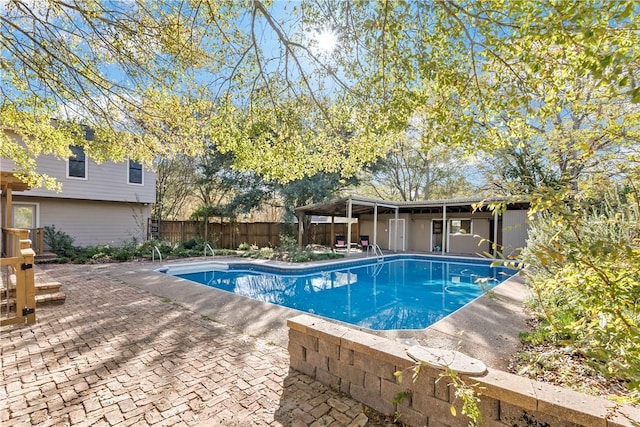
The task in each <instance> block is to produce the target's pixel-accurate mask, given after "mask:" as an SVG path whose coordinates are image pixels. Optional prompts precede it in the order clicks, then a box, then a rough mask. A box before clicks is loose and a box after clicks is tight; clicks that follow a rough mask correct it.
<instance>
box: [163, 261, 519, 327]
mask: <svg viewBox="0 0 640 427" xmlns="http://www.w3.org/2000/svg"><path fill="white" fill-rule="evenodd" d="M365 262H366V263H364V264H363V263H362V262H360V263H350V264H348V265H342V266H337V265H335V264H334V265H333V266H330V265H326V266H324V267H321V268H318V267H316V268H313V269H296V270H294V271H290V270H283V269H280V270H278V269H276V268H273V267H260V266H251V267H249V265H248V264H242V265H233V264H231V265H230V266H229V269H227V270H217V269H213V270H208V271H199V272H189V273H184V274H175V276H177V277H182V278H184V279H187V280H191V281H194V282H197V283H201V284H204V285H207V286H211V287H214V288H217V289H221V290H223V291H228V292H232V293H235V294H238V295H242V296H244V297H248V298H253V299H255V300H259V301H264V302H268V303H272V304H278V305H282V306H285V307H289V308H294V309H297V310H301V311H305V312H307V313H312V314H316V315H320V316H324V317H328V318H331V319H335V320H339V321H342V322H347V323H350V324H353V325H358V326H362V327H366V328H370V329H376V330H392V329H422V328H426V327H428V326H430V325H432V324H433V323H435V322H437V321H438V320H440V319H442V318H443V317H445V316H447V315H449V314H451V313H453V312H454V311H456V310H457V309H459V308H460V307H463V306H464V305H466V304H468V303H469V302H471V301H472V300H474V299H475V298H477V297H479V296H480V295H482V294H483V293H484V292H486V290H488V289H490V288H492V287H494V286H495V285H497V284H498V283H500V282H502V281H504V280H506V279H507V278H508V277H510V276H511V275H513V274H514V272H513V271H512V270H509V269H506V268H504V267H490V265H489V262H484V261H476V260H473V261H460V260H454V259H446V258H437V259H434V258H428V257H407V258H392V259H391V260H388V261H384V262H376V261H375V260H371V261H368V262H367V261H365ZM170 274H173V273H170Z"/></svg>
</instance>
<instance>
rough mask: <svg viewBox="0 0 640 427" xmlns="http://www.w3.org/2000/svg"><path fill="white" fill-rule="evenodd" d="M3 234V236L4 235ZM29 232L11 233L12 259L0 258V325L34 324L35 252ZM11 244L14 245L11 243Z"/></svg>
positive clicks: (10, 257)
mask: <svg viewBox="0 0 640 427" xmlns="http://www.w3.org/2000/svg"><path fill="white" fill-rule="evenodd" d="M3 234H4V233H3ZM28 235H29V230H18V232H14V233H12V236H16V237H17V238H18V239H19V240H18V247H17V248H15V247H12V248H11V249H12V250H15V253H13V254H12V255H13V256H8V257H5V258H0V272H1V273H2V277H1V279H0V325H2V326H5V325H13V324H16V323H27V324H31V323H35V322H36V313H35V308H36V289H35V278H34V257H35V252H34V251H33V249H31V240H29V239H28V238H27V237H28ZM12 245H15V243H14V242H12Z"/></svg>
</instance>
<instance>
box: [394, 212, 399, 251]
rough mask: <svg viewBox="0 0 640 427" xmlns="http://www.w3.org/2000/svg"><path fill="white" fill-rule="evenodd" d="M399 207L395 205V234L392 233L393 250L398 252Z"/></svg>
mask: <svg viewBox="0 0 640 427" xmlns="http://www.w3.org/2000/svg"><path fill="white" fill-rule="evenodd" d="M399 211H400V209H398V207H397V206H396V231H395V235H394V242H393V251H394V252H398V214H399V213H400V212H399Z"/></svg>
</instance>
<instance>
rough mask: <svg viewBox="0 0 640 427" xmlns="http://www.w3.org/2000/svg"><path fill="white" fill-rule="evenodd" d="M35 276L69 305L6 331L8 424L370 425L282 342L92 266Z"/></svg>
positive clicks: (3, 394)
mask: <svg viewBox="0 0 640 427" xmlns="http://www.w3.org/2000/svg"><path fill="white" fill-rule="evenodd" d="M38 271H40V272H44V273H45V274H49V275H50V276H51V277H52V278H54V279H55V280H58V281H61V282H62V283H63V289H64V292H65V293H66V294H67V300H66V303H65V304H64V305H60V306H51V307H44V308H38V310H37V319H38V322H37V323H36V324H35V325H19V326H13V327H4V328H2V329H1V330H0V332H1V335H2V336H1V341H2V347H1V354H0V356H1V357H0V369H1V370H2V381H1V383H0V424H1V425H2V426H19V425H20V426H23V425H24V426H30V425H34V426H58V425H82V426H84V425H87V426H88V425H96V426H99V425H111V426H128V425H204V426H266V425H269V426H305V425H312V426H328V425H331V426H346V425H354V426H363V425H367V423H368V418H367V415H366V412H365V411H366V410H365V408H363V406H362V405H361V404H360V403H358V402H356V401H354V400H352V399H350V398H348V397H345V396H342V395H340V394H339V393H337V392H335V391H333V390H330V389H328V388H327V387H325V386H323V385H322V384H320V383H318V382H316V381H314V380H312V379H310V378H309V377H307V376H305V375H303V374H300V373H297V372H295V371H292V370H290V369H289V356H288V354H287V351H286V350H285V349H284V348H282V347H281V346H276V345H273V344H270V343H269V342H267V341H266V340H264V339H261V338H255V337H250V336H248V335H245V334H243V333H240V332H237V331H234V330H232V329H231V328H229V327H226V326H224V325H221V324H219V323H215V322H213V321H211V320H208V319H207V318H206V317H203V316H201V315H198V314H196V313H195V312H193V311H189V310H187V309H185V308H184V307H182V306H181V305H178V304H176V303H174V302H169V301H167V300H166V299H162V298H160V297H158V296H155V295H152V294H151V293H149V292H147V291H145V290H143V289H140V288H137V287H134V286H131V285H129V284H127V283H125V282H123V281H121V280H118V279H117V278H116V277H110V276H106V275H102V274H95V275H94V274H87V273H90V272H91V267H90V266H83V265H56V266H46V267H43V266H38ZM40 274H43V273H40Z"/></svg>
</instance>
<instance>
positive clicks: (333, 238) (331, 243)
mask: <svg viewBox="0 0 640 427" xmlns="http://www.w3.org/2000/svg"><path fill="white" fill-rule="evenodd" d="M335 233H336V216H335V215H331V236H329V246H331V249H335V248H336V234H335Z"/></svg>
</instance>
